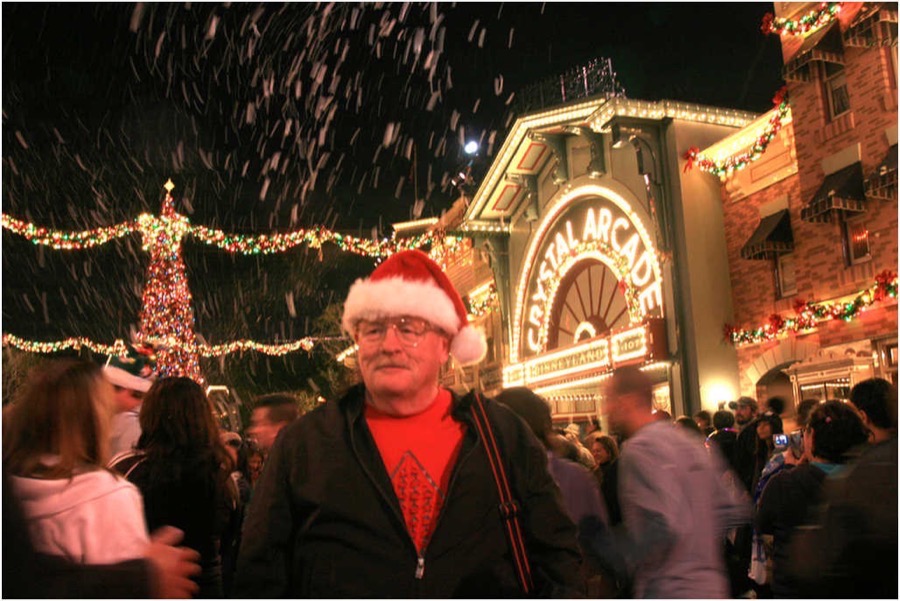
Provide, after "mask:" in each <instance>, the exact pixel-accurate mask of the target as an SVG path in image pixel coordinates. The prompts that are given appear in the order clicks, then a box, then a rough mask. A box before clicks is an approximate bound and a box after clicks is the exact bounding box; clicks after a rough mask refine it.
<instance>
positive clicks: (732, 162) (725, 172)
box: [683, 86, 790, 180]
mask: <svg viewBox="0 0 900 601" xmlns="http://www.w3.org/2000/svg"><path fill="white" fill-rule="evenodd" d="M772 103H773V104H774V105H775V107H776V108H777V111H776V112H775V114H774V115H772V117H771V118H770V119H769V123H768V125H767V126H766V128H765V129H764V130H763V132H762V133H761V134H760V136H759V137H758V138H757V139H756V141H755V142H754V143H753V145H752V146H751V147H750V149H749V150H747V151H746V152H742V153H740V154H736V155H733V156H730V157H728V158H726V159H723V160H721V161H715V160H713V159H711V158H709V157H707V156H705V155H702V154H700V149H699V148H697V147H696V146H692V147H690V148H689V149H688V150H687V152H685V153H684V156H683V158H684V160H685V161H686V163H685V165H684V171H683V172H684V173H687V172H688V171H690V170H691V169H693V168H694V166H695V165H696V166H697V167H698V168H699V169H700V170H701V171H705V172H707V173H712V174H714V175H716V176H718V177H719V179H721V180H725V179H726V178H728V177H730V176H731V174H732V173H734V172H735V171H740V170H741V169H743V168H744V167H746V166H747V165H749V164H750V163H752V162H753V161H755V160H756V159H758V158H759V157H761V156H762V155H763V153H764V152H765V151H766V148H768V147H769V144H770V143H771V142H772V140H774V139H775V136H776V135H777V134H778V132H779V131H781V127H782V122H783V120H784V118H785V117H786V116H787V114H788V111H790V103H789V102H788V92H787V86H785V87H782V88H781V89H780V90H778V92H777V93H776V94H775V96H774V97H773V98H772Z"/></svg>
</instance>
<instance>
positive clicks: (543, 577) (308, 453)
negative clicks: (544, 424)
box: [234, 386, 583, 598]
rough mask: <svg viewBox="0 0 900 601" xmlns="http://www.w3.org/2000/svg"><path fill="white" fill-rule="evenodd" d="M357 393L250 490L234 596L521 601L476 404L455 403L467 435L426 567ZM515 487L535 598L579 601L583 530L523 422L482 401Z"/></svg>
mask: <svg viewBox="0 0 900 601" xmlns="http://www.w3.org/2000/svg"><path fill="white" fill-rule="evenodd" d="M364 399H365V390H364V388H363V387H362V386H357V387H355V388H353V389H351V390H350V392H349V393H348V394H347V395H346V396H345V397H344V398H343V399H341V400H339V401H337V402H329V403H326V404H325V405H323V406H321V407H318V408H317V409H316V410H314V411H312V412H310V413H309V414H307V415H305V416H303V417H302V418H300V419H299V420H297V421H296V422H294V423H293V424H291V425H290V426H287V427H286V428H285V429H284V430H282V431H281V433H280V434H279V436H278V438H277V440H276V441H275V444H274V446H273V448H272V451H271V454H270V455H269V458H268V460H267V462H266V466H265V469H264V471H263V474H262V476H261V478H260V480H259V482H258V484H257V488H256V489H255V490H254V493H253V499H252V501H251V502H250V507H249V510H248V514H247V518H246V521H245V524H244V532H243V539H242V543H241V549H240V556H239V559H238V571H237V575H236V589H235V592H234V594H235V596H236V597H239V598H247V597H268V598H273V597H355V598H372V597H394V598H408V597H422V598H448V597H468V598H473V597H480V598H486V597H521V596H522V593H521V590H520V589H519V587H518V584H517V580H516V573H515V570H514V567H513V563H512V559H511V555H510V552H509V550H508V545H507V540H506V538H505V535H504V530H503V529H502V523H501V517H500V512H499V508H498V507H499V497H498V493H497V488H496V484H495V482H494V480H493V476H492V474H491V471H490V467H489V465H488V460H487V455H486V454H485V450H484V446H483V444H482V441H481V440H480V439H479V437H478V433H477V429H476V428H475V427H474V424H473V422H472V421H471V410H470V407H471V404H472V402H473V400H474V395H473V394H472V393H469V394H468V395H466V396H465V397H462V398H460V397H458V396H456V395H454V400H453V403H454V405H453V409H452V416H453V418H454V419H456V420H458V421H460V422H463V423H464V424H466V425H467V428H466V431H465V435H464V438H463V443H462V447H461V449H460V452H459V455H458V458H457V461H456V465H455V466H454V468H453V472H452V476H451V478H450V484H449V486H448V490H447V498H446V500H445V502H444V505H443V508H442V509H441V513H440V515H439V517H438V520H437V523H436V525H435V529H434V532H433V534H432V537H431V540H430V541H429V542H428V544H427V546H426V548H425V549H424V550H423V551H422V553H421V556H420V555H419V554H418V552H417V551H416V548H415V545H414V543H413V541H412V539H411V538H410V536H409V534H408V533H407V530H406V526H405V522H404V519H403V514H402V512H401V509H400V503H399V501H398V500H397V497H396V495H395V494H394V489H393V487H392V485H391V480H390V477H389V475H388V473H387V471H386V469H385V467H384V464H383V463H382V461H381V456H380V455H379V453H378V449H377V447H376V445H375V441H374V439H373V438H372V435H371V433H370V432H369V429H368V426H367V425H366V420H365V417H364V415H363V403H364ZM484 403H485V409H486V411H487V413H488V416H489V418H490V420H491V423H492V425H493V427H494V431H495V435H496V437H497V438H498V445H499V447H500V449H501V454H503V455H504V460H505V464H506V466H507V469H508V470H509V471H508V475H509V479H510V485H511V486H512V487H513V490H514V494H515V495H516V496H517V498H518V499H519V502H520V503H521V505H522V513H521V520H522V526H523V529H524V531H525V539H526V545H527V547H528V555H529V558H530V560H531V565H532V572H533V574H534V580H535V587H536V592H537V596H541V597H551V596H552V597H571V596H580V595H581V594H582V593H583V589H582V582H581V580H580V576H579V572H578V568H579V564H580V562H581V556H580V553H579V551H578V549H577V545H576V530H575V526H574V524H573V523H572V521H571V519H570V518H569V517H568V516H567V514H566V513H565V510H564V509H563V505H562V502H561V497H560V493H559V489H558V487H557V486H556V484H555V483H554V481H553V479H552V478H551V476H550V474H549V473H548V471H547V457H546V451H545V450H544V448H543V447H542V446H541V444H540V443H539V442H538V440H537V438H535V436H534V434H533V433H532V432H531V430H530V429H529V428H528V426H527V425H526V424H525V422H524V421H522V420H521V419H520V418H519V417H518V416H516V415H515V414H513V413H512V412H511V411H510V410H509V409H507V408H506V407H503V406H502V405H500V404H497V403H494V402H492V401H491V400H488V399H485V401H484Z"/></svg>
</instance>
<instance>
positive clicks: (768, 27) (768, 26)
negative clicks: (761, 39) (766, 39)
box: [759, 13, 775, 35]
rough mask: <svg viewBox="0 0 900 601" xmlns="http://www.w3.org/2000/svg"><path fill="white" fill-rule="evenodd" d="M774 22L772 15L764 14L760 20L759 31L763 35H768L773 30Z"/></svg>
mask: <svg viewBox="0 0 900 601" xmlns="http://www.w3.org/2000/svg"><path fill="white" fill-rule="evenodd" d="M774 22H775V15H773V14H772V13H766V14H764V15H763V18H762V25H760V27H759V30H760V31H762V33H763V35H770V34H771V33H772V32H773V31H774V29H773V27H772V23H774Z"/></svg>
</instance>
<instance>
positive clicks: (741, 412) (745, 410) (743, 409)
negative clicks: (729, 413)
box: [734, 405, 753, 426]
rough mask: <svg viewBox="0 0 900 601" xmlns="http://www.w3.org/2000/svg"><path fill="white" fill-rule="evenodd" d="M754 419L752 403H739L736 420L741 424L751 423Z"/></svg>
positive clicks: (735, 411) (735, 413) (735, 412)
mask: <svg viewBox="0 0 900 601" xmlns="http://www.w3.org/2000/svg"><path fill="white" fill-rule="evenodd" d="M752 419H753V409H752V408H751V407H750V405H738V407H737V409H735V410H734V421H736V422H737V423H738V424H740V425H741V426H743V425H745V424H747V423H749V422H750V420H752Z"/></svg>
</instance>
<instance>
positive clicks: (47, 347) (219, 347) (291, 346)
mask: <svg viewBox="0 0 900 601" xmlns="http://www.w3.org/2000/svg"><path fill="white" fill-rule="evenodd" d="M339 340H347V339H346V338H344V337H341V336H324V337H318V338H311V337H307V338H302V339H300V340H295V341H291V342H284V343H280V344H264V343H261V342H256V341H254V340H234V341H232V342H226V343H223V344H215V345H209V344H202V343H200V344H197V345H196V346H195V347H194V348H193V349H187V348H185V349H182V350H184V351H185V352H196V353H198V354H199V355H200V356H202V357H221V356H222V355H229V354H231V353H235V352H241V351H255V352H258V353H263V354H266V355H273V356H276V357H280V356H282V355H286V354H287V353H293V352H295V351H297V350H301V349H302V350H304V351H306V352H309V351H311V350H312V349H313V347H314V346H315V345H316V344H317V343H322V342H334V341H339ZM153 342H154V343H156V345H155V346H154V351H155V352H156V353H159V351H160V348H161V347H163V346H167V345H172V348H174V345H177V344H178V343H177V341H175V340H174V339H172V340H170V339H154V340H153ZM3 346H11V347H14V348H17V349H19V350H22V351H26V352H29V353H41V354H50V353H58V352H61V351H65V350H68V349H74V350H80V349H81V348H87V349H90V350H91V351H93V352H95V353H98V354H102V355H122V354H124V353H125V352H126V351H127V350H128V346H129V345H128V344H127V343H126V342H125V341H124V340H116V341H115V342H113V343H112V344H102V343H99V342H94V341H93V340H90V339H88V338H66V339H65V340H58V341H55V342H39V341H34V340H25V339H24V338H19V337H18V336H15V335H14V334H4V335H3Z"/></svg>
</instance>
